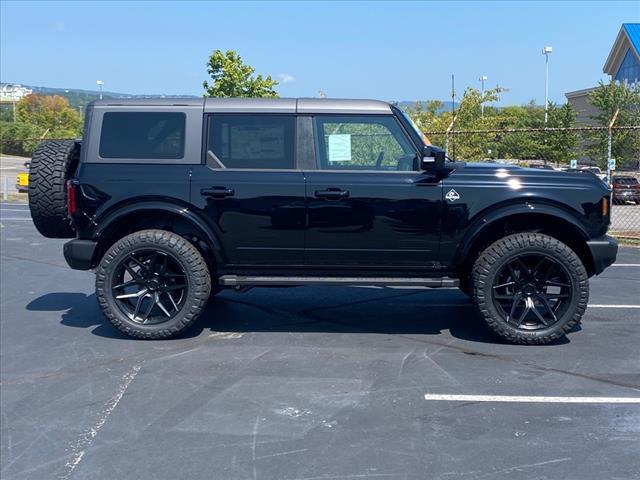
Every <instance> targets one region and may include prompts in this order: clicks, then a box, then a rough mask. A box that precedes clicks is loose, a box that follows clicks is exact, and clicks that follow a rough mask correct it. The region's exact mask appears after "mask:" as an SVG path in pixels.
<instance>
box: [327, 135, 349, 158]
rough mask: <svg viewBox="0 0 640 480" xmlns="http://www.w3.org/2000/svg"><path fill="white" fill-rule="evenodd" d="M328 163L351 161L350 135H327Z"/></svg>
mask: <svg viewBox="0 0 640 480" xmlns="http://www.w3.org/2000/svg"><path fill="white" fill-rule="evenodd" d="M328 150H329V163H335V162H350V161H351V135H349V134H342V133H341V134H334V135H329V149H328Z"/></svg>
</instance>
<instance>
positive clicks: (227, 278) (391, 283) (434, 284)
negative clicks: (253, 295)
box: [218, 275, 460, 288]
mask: <svg viewBox="0 0 640 480" xmlns="http://www.w3.org/2000/svg"><path fill="white" fill-rule="evenodd" d="M218 283H219V284H220V285H225V286H227V287H239V286H245V285H246V286H252V287H261V286H262V287H266V286H270V287H276V286H297V285H367V286H380V287H430V288H441V287H457V286H458V285H459V284H460V281H459V280H458V279H457V278H449V277H442V278H402V277H264V276H244V275H223V276H221V277H220V278H219V279H218Z"/></svg>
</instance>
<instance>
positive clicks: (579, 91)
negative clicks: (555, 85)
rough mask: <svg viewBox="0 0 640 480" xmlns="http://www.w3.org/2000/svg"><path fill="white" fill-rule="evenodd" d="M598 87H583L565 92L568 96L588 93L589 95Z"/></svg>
mask: <svg viewBox="0 0 640 480" xmlns="http://www.w3.org/2000/svg"><path fill="white" fill-rule="evenodd" d="M597 88H598V87H591V88H583V89H582V90H574V91H573V92H567V93H565V94H564V96H565V97H567V98H576V97H584V96H586V95H589V94H590V93H591V92H593V91H594V90H596V89H597Z"/></svg>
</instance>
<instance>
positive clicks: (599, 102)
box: [587, 81, 640, 167]
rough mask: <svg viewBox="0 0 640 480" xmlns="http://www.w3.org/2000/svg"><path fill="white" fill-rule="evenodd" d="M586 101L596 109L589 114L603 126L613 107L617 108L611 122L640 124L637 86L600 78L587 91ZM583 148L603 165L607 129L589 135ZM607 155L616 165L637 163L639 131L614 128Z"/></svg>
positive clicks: (622, 124) (639, 151)
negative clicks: (613, 159) (595, 113)
mask: <svg viewBox="0 0 640 480" xmlns="http://www.w3.org/2000/svg"><path fill="white" fill-rule="evenodd" d="M588 100H589V103H590V104H591V105H593V106H594V107H596V108H597V109H598V114H597V115H594V116H593V117H592V118H593V119H594V120H596V121H597V122H598V123H599V124H600V125H603V126H607V125H609V123H610V122H611V119H612V118H613V116H614V114H615V112H616V110H619V113H618V117H617V119H616V123H615V126H634V125H640V87H629V86H628V85H626V84H625V83H616V82H610V83H609V84H605V83H603V82H602V81H601V82H600V84H599V85H598V88H596V89H595V90H594V91H593V92H591V93H590V94H589V99H588ZM589 140H590V142H589V146H588V148H587V151H588V153H589V155H590V156H591V157H592V158H594V159H596V160H597V161H598V163H599V164H600V166H601V167H606V161H607V143H608V132H604V131H603V132H595V133H593V134H591V135H590V138H589ZM611 156H612V157H613V158H615V159H616V160H617V162H618V165H620V166H624V165H625V164H627V165H628V166H634V167H635V166H637V164H638V159H639V158H640V134H638V131H637V130H626V131H615V130H614V132H613V136H612V145H611Z"/></svg>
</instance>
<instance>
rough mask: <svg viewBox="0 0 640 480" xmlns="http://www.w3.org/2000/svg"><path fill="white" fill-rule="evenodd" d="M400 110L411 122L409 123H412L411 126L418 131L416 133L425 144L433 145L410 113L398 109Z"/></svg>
mask: <svg viewBox="0 0 640 480" xmlns="http://www.w3.org/2000/svg"><path fill="white" fill-rule="evenodd" d="M398 111H399V112H400V114H401V115H402V116H403V117H404V119H405V120H406V121H407V122H408V123H409V125H411V128H413V131H414V132H416V134H417V135H418V136H419V137H420V138H421V139H422V141H423V142H424V143H425V145H431V142H430V141H429V139H428V138H427V136H426V135H425V134H424V133H422V132H421V131H420V128H418V125H416V122H414V121H413V119H412V118H411V117H410V116H409V115H407V112H405V111H404V110H401V109H398Z"/></svg>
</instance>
